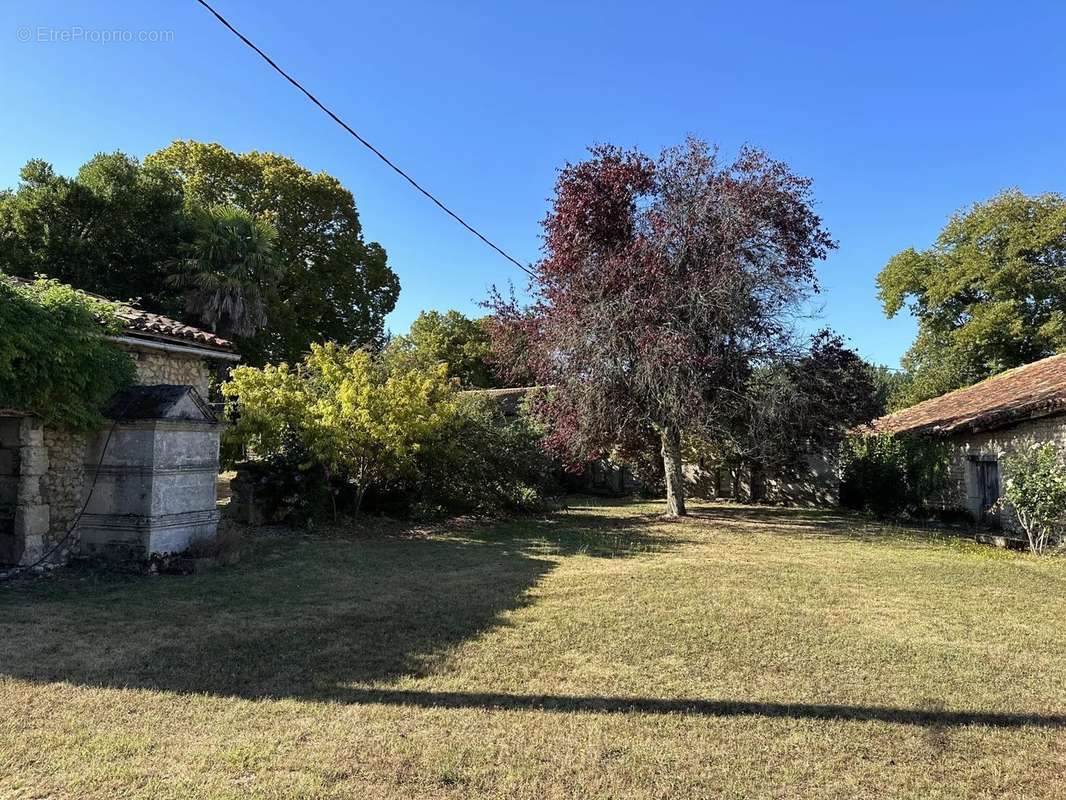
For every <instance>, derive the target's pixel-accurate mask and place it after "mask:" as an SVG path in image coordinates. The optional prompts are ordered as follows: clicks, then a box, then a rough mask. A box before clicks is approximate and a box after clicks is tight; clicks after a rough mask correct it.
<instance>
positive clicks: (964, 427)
mask: <svg viewBox="0 0 1066 800" xmlns="http://www.w3.org/2000/svg"><path fill="white" fill-rule="evenodd" d="M870 431H871V432H872V433H879V434H880V433H883V434H893V435H910V436H923V437H931V438H934V439H936V440H939V441H942V442H944V443H945V444H946V445H947V454H948V455H947V458H948V465H947V467H948V482H947V487H946V488H945V490H944V492H943V494H942V496H940V497H937V498H931V500H932V504H933V505H934V506H937V507H939V508H941V509H944V510H965V511H966V512H968V513H969V514H970V516H972V517H973V518H974V519H975V521H978V522H983V523H985V524H988V525H992V526H996V527H998V526H1004V527H1007V528H1013V527H1014V521H1013V520H1012V519H1011V518H1010V517H1009V516H1005V515H1004V514H1003V513H1002V512H1000V511H997V510H995V509H993V506H994V505H995V503H996V501H998V500H999V499H1000V497H1001V496H1002V492H1003V486H1004V483H1005V481H1006V480H1007V479H1008V478H1009V477H1010V476H1009V475H1008V474H1006V472H1005V468H1004V467H1005V465H1004V463H1003V462H1004V459H1005V458H1007V457H1009V456H1010V455H1011V454H1013V453H1016V452H1018V451H1019V450H1020V449H1022V448H1025V447H1030V446H1032V445H1036V444H1044V443H1051V444H1053V445H1054V446H1056V447H1057V448H1058V449H1059V450H1060V451H1062V452H1063V453H1066V353H1064V354H1060V355H1056V356H1051V357H1050V358H1045V359H1043V360H1041V361H1035V362H1033V363H1032V364H1027V365H1025V366H1022V367H1017V368H1016V369H1011V370H1007V371H1006V372H1002V373H1000V374H999V375H995V376H993V377H991V378H988V379H987V380H984V381H982V382H980V383H978V384H976V385H974V386H968V387H966V388H965V389H958V390H957V391H954V392H949V393H948V394H945V395H941V396H940V397H935V398H933V399H931V400H926V401H925V402H923V403H919V404H917V405H915V406H912V407H910V408H907V409H904V410H902V411H899V412H896V413H895V414H889V415H888V416H885V417H881V418H880V419H878V420H875V421H874V422H873V423H871V425H870Z"/></svg>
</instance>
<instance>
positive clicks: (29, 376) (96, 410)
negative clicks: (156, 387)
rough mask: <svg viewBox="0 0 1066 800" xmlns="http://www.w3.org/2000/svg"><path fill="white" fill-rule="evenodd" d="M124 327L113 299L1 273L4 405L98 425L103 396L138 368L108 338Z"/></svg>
mask: <svg viewBox="0 0 1066 800" xmlns="http://www.w3.org/2000/svg"><path fill="white" fill-rule="evenodd" d="M119 329H120V326H119V323H118V320H117V318H116V315H115V305H114V304H113V303H108V302H105V301H103V300H97V299H95V298H91V297H87V296H86V295H84V294H81V293H79V292H76V291H75V290H74V289H72V288H70V287H69V286H64V285H63V284H61V283H58V282H57V281H51V280H38V281H36V282H35V283H32V284H29V285H19V284H14V283H11V282H9V281H7V280H6V279H5V277H4V276H3V274H0V407H9V408H16V409H18V410H20V411H25V412H27V413H29V414H34V415H36V416H38V417H40V418H41V419H43V420H44V421H45V422H46V423H47V424H49V425H53V426H57V427H66V428H71V429H74V430H91V429H93V428H98V427H100V426H101V425H102V424H103V417H102V416H101V414H100V410H101V409H102V408H103V406H104V404H105V403H107V401H108V400H109V399H110V398H111V396H112V395H113V394H115V392H117V391H119V390H120V389H123V388H125V387H126V386H129V385H130V384H131V383H133V381H134V377H135V374H136V370H135V367H134V364H133V360H132V359H131V358H130V357H129V356H128V355H127V354H126V353H124V352H122V351H121V350H120V349H118V347H116V346H115V345H113V344H111V343H110V342H108V341H107V339H106V336H107V335H108V334H115V333H118V332H119Z"/></svg>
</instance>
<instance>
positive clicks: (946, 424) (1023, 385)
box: [870, 352, 1066, 433]
mask: <svg viewBox="0 0 1066 800" xmlns="http://www.w3.org/2000/svg"><path fill="white" fill-rule="evenodd" d="M1060 362H1061V364H1062V369H1061V370H1058V369H1056V367H1057V366H1058V365H1059V363H1060ZM1049 367H1051V369H1050V370H1049V369H1048V368H1049ZM1027 373H1034V378H1033V379H1032V380H1031V381H1026V375H1027ZM1001 387H1002V388H1001ZM1064 403H1066V352H1062V353H1055V354H1053V355H1050V356H1045V357H1044V358H1041V359H1038V360H1036V361H1031V362H1029V363H1028V364H1020V365H1019V366H1017V367H1011V368H1010V369H1006V370H1003V371H1002V372H998V373H996V374H995V375H990V376H989V377H987V378H984V379H983V380H980V381H978V382H977V383H973V384H970V385H969V386H962V387H960V388H958V389H954V390H952V391H950V392H946V393H945V394H942V395H938V396H936V397H931V398H929V399H928V400H923V401H922V402H920V403H916V404H915V405H913V406H909V407H908V408H903V409H900V410H899V411H894V412H892V413H891V414H886V415H885V416H883V417H880V418H879V419H876V420H874V421H873V422H872V423H870V428H871V429H872V430H875V431H878V430H879V431H883V432H888V433H903V432H905V431H917V430H934V431H937V432H940V433H950V432H952V431H954V430H958V429H959V428H962V427H964V426H967V425H969V426H977V425H980V424H981V423H982V421H984V422H997V424H999V421H1002V424H1008V423H1009V422H1011V421H1013V419H1014V418H1016V417H1017V415H1019V414H1024V413H1026V412H1031V411H1033V410H1035V409H1039V408H1043V409H1044V413H1055V412H1056V409H1058V408H1059V407H1061V406H1062V405H1063V404H1064Z"/></svg>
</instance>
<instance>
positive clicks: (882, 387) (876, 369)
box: [866, 363, 911, 418]
mask: <svg viewBox="0 0 1066 800" xmlns="http://www.w3.org/2000/svg"><path fill="white" fill-rule="evenodd" d="M866 370H867V373H868V375H869V377H870V381H871V383H872V384H873V387H874V405H875V408H876V410H877V413H876V414H875V415H874V416H875V418H876V417H882V416H884V415H885V414H889V413H891V412H893V411H898V410H899V409H900V408H902V407H904V406H902V405H901V403H903V402H904V400H903V398H904V397H905V396H906V394H907V391H908V389H909V387H910V383H911V376H910V374H909V373H907V372H904V371H903V370H899V369H893V368H892V367H889V366H887V365H885V364H869V363H868V364H866Z"/></svg>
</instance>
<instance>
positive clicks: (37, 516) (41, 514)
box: [14, 505, 52, 541]
mask: <svg viewBox="0 0 1066 800" xmlns="http://www.w3.org/2000/svg"><path fill="white" fill-rule="evenodd" d="M51 521H52V515H51V513H50V511H49V508H48V506H30V505H19V506H15V527H14V533H15V536H16V537H20V538H22V539H24V540H26V541H29V538H30V537H31V536H44V535H45V534H46V533H48V526H49V524H50V523H51Z"/></svg>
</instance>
